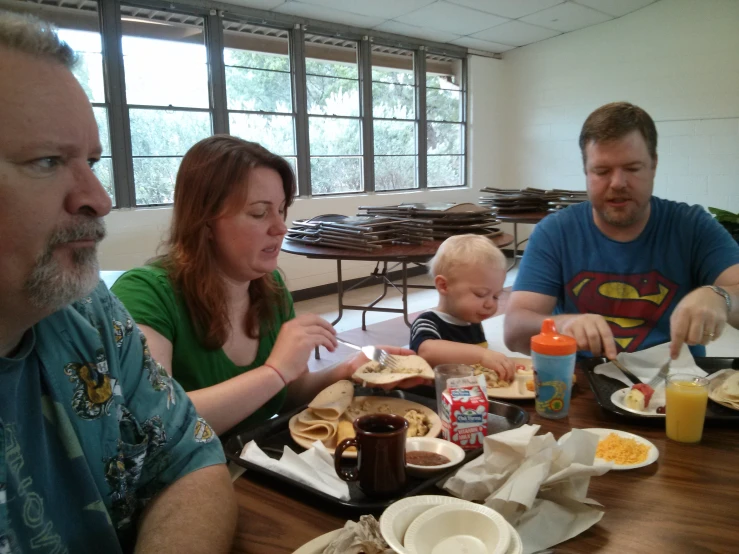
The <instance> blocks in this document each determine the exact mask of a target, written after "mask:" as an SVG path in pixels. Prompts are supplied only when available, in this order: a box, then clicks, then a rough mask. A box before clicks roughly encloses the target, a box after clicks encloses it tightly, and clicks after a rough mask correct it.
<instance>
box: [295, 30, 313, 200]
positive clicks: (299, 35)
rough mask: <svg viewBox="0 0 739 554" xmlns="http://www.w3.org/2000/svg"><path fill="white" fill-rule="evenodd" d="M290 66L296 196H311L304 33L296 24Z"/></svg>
mask: <svg viewBox="0 0 739 554" xmlns="http://www.w3.org/2000/svg"><path fill="white" fill-rule="evenodd" d="M290 65H291V66H292V74H293V104H294V108H293V110H294V113H295V147H296V150H297V152H296V154H297V155H298V163H297V168H298V194H299V195H300V196H310V195H311V193H312V192H311V182H310V138H309V137H308V88H307V85H306V76H305V32H304V30H303V27H302V26H301V25H299V24H296V25H295V26H294V27H293V29H292V31H290Z"/></svg>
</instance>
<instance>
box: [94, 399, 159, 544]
mask: <svg viewBox="0 0 739 554" xmlns="http://www.w3.org/2000/svg"><path fill="white" fill-rule="evenodd" d="M118 424H119V427H120V432H121V438H120V439H118V453H117V454H116V455H115V456H112V457H111V458H108V459H107V460H104V461H103V463H104V466H105V480H106V482H107V483H108V486H109V487H110V498H111V504H110V514H111V519H112V520H113V525H115V527H116V529H119V530H121V529H124V528H126V527H128V526H129V525H131V524H132V523H133V522H134V515H135V514H136V512H137V510H139V509H141V508H143V507H144V506H145V505H146V503H147V502H148V501H149V499H150V498H151V497H153V496H154V494H156V492H157V491H155V490H151V491H150V494H147V493H146V492H144V491H142V490H140V489H139V482H140V480H141V476H142V473H143V471H144V463H145V462H146V463H147V468H148V472H149V473H150V474H152V475H157V474H158V473H159V471H160V470H163V469H164V467H165V466H166V465H167V464H168V459H167V456H165V455H164V452H163V451H160V449H161V448H162V446H163V445H164V444H166V442H167V434H166V431H165V429H164V424H163V423H162V420H161V418H160V417H159V416H154V417H152V418H150V419H147V420H146V421H144V423H143V424H141V425H139V423H138V421H137V420H136V418H135V417H134V415H133V414H132V413H131V412H130V411H129V410H128V409H127V408H126V407H125V406H122V405H119V406H118Z"/></svg>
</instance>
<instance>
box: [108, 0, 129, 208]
mask: <svg viewBox="0 0 739 554" xmlns="http://www.w3.org/2000/svg"><path fill="white" fill-rule="evenodd" d="M99 6H100V30H101V38H102V46H103V72H104V76H105V90H106V99H107V103H108V106H109V107H108V126H109V130H110V151H111V158H112V159H113V189H114V191H115V203H116V207H118V208H132V207H135V206H136V189H135V186H134V178H133V156H132V151H131V122H130V121H129V117H128V107H127V106H126V77H125V70H124V67H123V47H122V33H123V31H122V27H121V2H120V0H110V1H109V2H100V4H99Z"/></svg>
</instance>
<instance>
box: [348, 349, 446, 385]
mask: <svg viewBox="0 0 739 554" xmlns="http://www.w3.org/2000/svg"><path fill="white" fill-rule="evenodd" d="M393 361H394V362H395V363H396V365H397V366H398V368H397V369H390V368H388V367H381V366H380V364H379V363H377V362H375V361H371V362H367V363H366V364H364V365H363V366H362V367H360V368H359V369H358V370H357V371H355V372H354V375H353V376H352V378H353V379H354V380H355V381H358V382H360V383H364V384H367V385H370V386H382V385H394V384H396V383H399V382H401V381H403V380H405V379H412V378H416V377H422V378H424V379H430V380H432V381H433V379H434V370H433V369H431V366H430V365H429V364H428V362H426V360H424V359H423V358H422V357H421V356H416V355H413V356H396V355H394V356H393Z"/></svg>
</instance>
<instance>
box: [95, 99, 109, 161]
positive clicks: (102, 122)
mask: <svg viewBox="0 0 739 554" xmlns="http://www.w3.org/2000/svg"><path fill="white" fill-rule="evenodd" d="M92 113H93V114H94V115H95V121H97V124H98V130H99V132H100V145H101V146H102V147H103V153H102V155H103V156H110V132H109V131H108V108H100V107H93V108H92Z"/></svg>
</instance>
